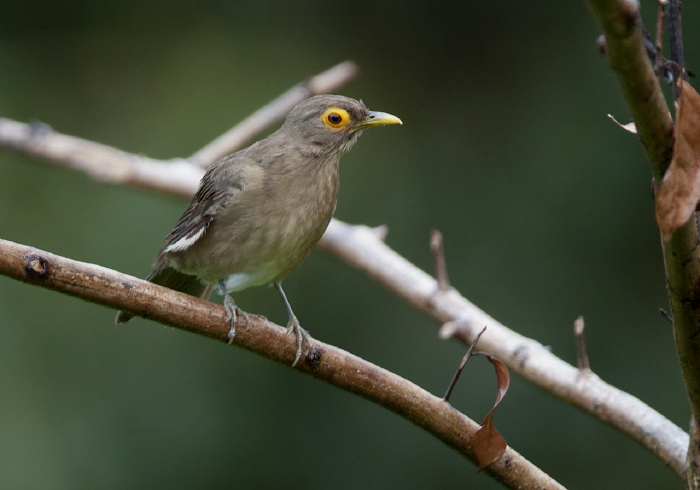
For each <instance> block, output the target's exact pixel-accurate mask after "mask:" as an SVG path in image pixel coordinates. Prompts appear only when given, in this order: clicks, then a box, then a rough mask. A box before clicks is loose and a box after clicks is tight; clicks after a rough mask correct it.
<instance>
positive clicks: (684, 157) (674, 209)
mask: <svg viewBox="0 0 700 490" xmlns="http://www.w3.org/2000/svg"><path fill="white" fill-rule="evenodd" d="M679 87H680V89H681V93H680V97H679V99H678V111H677V112H676V126H675V129H674V136H675V143H674V146H673V158H672V159H671V165H670V166H669V168H668V170H667V171H666V175H664V178H663V181H662V182H661V185H660V186H659V190H658V192H657V193H656V221H657V223H658V224H659V228H661V231H662V233H663V235H664V240H668V239H669V238H670V237H671V235H672V234H673V232H674V231H676V230H677V229H678V228H680V227H681V226H683V225H684V224H685V223H686V222H687V221H688V219H690V217H691V216H693V214H694V213H695V207H696V206H697V204H698V201H700V95H698V93H697V92H696V91H695V89H693V87H692V86H691V85H690V84H689V83H687V82H686V81H684V80H680V81H679Z"/></svg>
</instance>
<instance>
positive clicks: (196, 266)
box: [116, 95, 401, 366]
mask: <svg viewBox="0 0 700 490" xmlns="http://www.w3.org/2000/svg"><path fill="white" fill-rule="evenodd" d="M384 124H401V120H400V119H399V118H398V117H396V116H392V115H391V114H387V113H384V112H372V111H370V110H368V109H367V107H366V106H365V104H364V103H362V102H361V101H357V100H355V99H351V98H348V97H343V96H340V95H318V96H315V97H311V98H309V99H307V100H305V101H303V102H301V103H300V104H299V105H297V106H296V107H295V108H294V109H293V110H292V111H291V112H290V113H289V115H288V116H287V119H286V121H285V123H284V124H283V125H282V127H281V128H280V129H279V130H277V131H276V132H275V133H273V134H271V135H270V136H268V137H267V138H265V139H263V140H260V141H258V142H257V143H255V144H253V145H251V146H249V147H248V148H245V149H243V150H241V151H238V152H236V153H233V154H231V155H229V156H226V157H224V158H222V159H221V160H219V161H218V162H216V163H215V164H214V165H212V166H211V167H210V168H209V170H208V171H207V172H206V174H205V175H204V177H203V178H202V180H201V182H200V184H199V190H198V191H197V193H196V194H195V196H194V197H193V198H192V201H191V202H190V204H189V206H187V209H186V210H185V212H184V213H183V215H182V217H181V218H180V220H179V221H178V222H177V224H176V225H175V228H173V230H172V231H171V232H170V234H168V236H167V237H165V245H164V246H163V248H162V249H161V250H160V252H158V255H157V256H156V259H155V261H154V263H153V271H152V272H151V273H150V274H149V276H148V277H147V278H146V279H147V280H148V281H151V282H153V283H156V284H160V285H162V286H166V287H169V288H171V289H175V290H178V291H182V292H185V293H188V294H191V295H193V296H199V297H202V298H209V296H210V295H211V292H212V290H213V287H214V285H215V284H218V286H219V288H220V289H221V293H222V294H223V295H224V306H225V307H226V311H227V313H228V319H229V320H230V322H231V330H230V332H229V339H230V340H232V339H233V338H234V336H235V334H236V305H235V303H234V302H233V298H232V297H231V295H230V294H229V291H240V290H241V289H245V288H248V287H250V286H259V285H262V284H268V283H271V284H274V285H275V287H276V288H277V291H278V292H279V294H280V296H281V298H282V301H283V302H284V305H285V307H286V309H287V314H288V316H289V322H288V324H287V331H288V332H292V331H294V332H295V334H296V338H297V352H296V357H295V359H294V363H293V364H292V365H293V366H295V365H296V364H297V363H298V362H299V359H300V358H301V353H302V344H303V339H304V338H306V339H307V340H308V334H307V333H306V332H305V331H304V330H303V329H302V328H301V326H300V324H299V320H297V317H296V316H295V315H294V312H293V311H292V307H291V306H290V304H289V301H288V300H287V297H286V295H285V294H284V290H283V289H282V280H284V279H285V278H286V277H287V276H288V275H289V274H291V273H292V271H293V270H294V269H296V268H297V267H298V266H299V264H301V263H302V262H303V261H304V259H305V258H306V257H307V256H308V255H309V253H311V250H312V248H313V247H314V245H316V243H317V242H318V241H319V239H320V238H321V236H322V235H323V232H324V231H325V230H326V228H327V227H328V223H329V222H330V220H331V217H332V216H333V212H334V211H335V205H336V201H337V196H338V162H339V161H340V157H341V156H342V155H343V153H345V152H347V151H348V150H350V148H352V146H353V144H354V143H355V141H356V140H357V137H358V136H359V135H360V133H362V130H364V129H366V128H369V127H372V126H379V125H384ZM132 317H133V314H131V313H129V312H125V311H120V312H119V313H118V314H117V318H116V322H117V323H118V324H121V323H126V322H128V321H129V320H130V319H131V318H132Z"/></svg>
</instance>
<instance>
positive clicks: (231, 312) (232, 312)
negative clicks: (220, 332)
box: [224, 294, 248, 345]
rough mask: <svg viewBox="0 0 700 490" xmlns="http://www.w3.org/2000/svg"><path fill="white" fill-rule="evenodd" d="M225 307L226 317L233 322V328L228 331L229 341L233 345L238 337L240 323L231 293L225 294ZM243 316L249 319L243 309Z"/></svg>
mask: <svg viewBox="0 0 700 490" xmlns="http://www.w3.org/2000/svg"><path fill="white" fill-rule="evenodd" d="M224 308H226V313H227V315H226V319H227V320H228V321H229V322H231V330H229V331H228V343H229V345H231V344H232V343H233V339H234V338H235V337H236V324H237V323H238V314H237V313H236V304H235V303H234V302H233V298H231V296H230V295H228V294H227V295H226V296H224ZM241 313H243V317H244V318H245V319H246V321H248V314H247V313H246V312H245V311H242V310H241Z"/></svg>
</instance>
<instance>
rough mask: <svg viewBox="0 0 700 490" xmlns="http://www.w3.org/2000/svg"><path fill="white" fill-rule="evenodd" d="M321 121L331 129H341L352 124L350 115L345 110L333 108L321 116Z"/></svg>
mask: <svg viewBox="0 0 700 490" xmlns="http://www.w3.org/2000/svg"><path fill="white" fill-rule="evenodd" d="M321 120H322V121H323V123H324V124H325V125H326V126H328V127H329V128H331V129H341V128H344V127H345V126H347V124H348V123H349V122H350V114H349V113H348V111H346V110H345V109H341V108H339V107H331V108H329V109H326V111H325V112H324V113H323V115H321Z"/></svg>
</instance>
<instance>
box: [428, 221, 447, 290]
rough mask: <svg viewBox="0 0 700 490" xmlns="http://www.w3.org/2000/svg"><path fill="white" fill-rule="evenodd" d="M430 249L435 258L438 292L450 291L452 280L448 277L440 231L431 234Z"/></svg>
mask: <svg viewBox="0 0 700 490" xmlns="http://www.w3.org/2000/svg"><path fill="white" fill-rule="evenodd" d="M430 249H431V250H432V251H433V257H434V258H435V277H436V278H437V283H438V291H448V290H449V289H450V279H449V278H448V277H447V264H446V262H445V248H444V246H443V242H442V233H440V232H439V231H438V230H432V231H431V232H430Z"/></svg>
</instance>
